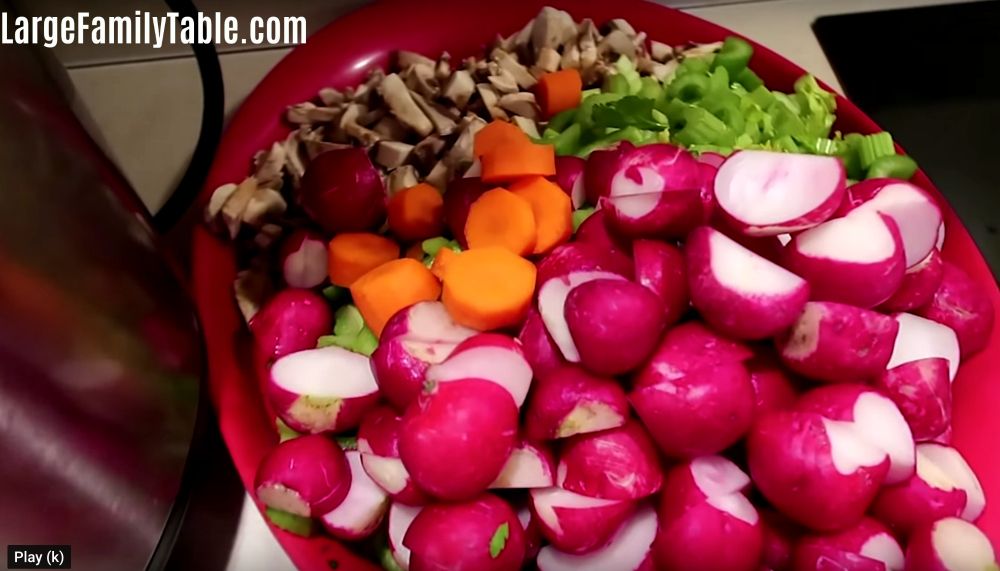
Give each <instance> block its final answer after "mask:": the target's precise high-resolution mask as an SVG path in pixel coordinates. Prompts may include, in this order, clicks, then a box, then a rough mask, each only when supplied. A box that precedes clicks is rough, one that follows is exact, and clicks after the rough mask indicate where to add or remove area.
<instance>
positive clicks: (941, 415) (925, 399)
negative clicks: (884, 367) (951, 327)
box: [872, 357, 951, 442]
mask: <svg viewBox="0 0 1000 571" xmlns="http://www.w3.org/2000/svg"><path fill="white" fill-rule="evenodd" d="M872 386H873V387H874V388H876V389H878V390H880V391H882V392H883V393H884V394H885V395H887V396H888V397H889V398H890V399H892V402H894V403H896V406H897V407H899V411H900V412H901V413H902V414H903V418H905V419H906V422H907V424H909V425H910V431H911V432H913V438H914V440H916V441H918V442H920V441H924V440H932V439H934V438H936V437H938V436H940V435H941V434H942V433H943V432H944V431H945V430H946V429H947V428H948V427H949V426H951V383H950V382H948V361H947V360H945V359H942V358H941V357H932V358H930V359H921V360H919V361H910V362H909V363H904V364H902V365H899V366H896V367H893V368H892V369H889V370H888V371H885V372H884V373H882V374H881V375H880V376H879V377H877V378H876V379H875V380H874V381H872Z"/></svg>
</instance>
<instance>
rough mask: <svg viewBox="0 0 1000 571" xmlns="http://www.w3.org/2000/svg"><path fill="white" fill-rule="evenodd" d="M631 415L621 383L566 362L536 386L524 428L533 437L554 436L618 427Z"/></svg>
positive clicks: (544, 437)
mask: <svg viewBox="0 0 1000 571" xmlns="http://www.w3.org/2000/svg"><path fill="white" fill-rule="evenodd" d="M628 417H629V409H628V399H627V398H626V397H625V391H624V390H623V389H622V387H621V385H620V384H618V383H617V382H616V381H614V380H613V379H607V378H603V377H597V376H594V375H592V374H591V373H588V372H587V371H585V370H583V369H582V368H580V367H577V366H573V365H564V366H562V367H560V368H559V369H557V370H556V371H555V372H553V373H552V374H551V375H549V377H548V378H547V379H546V380H545V381H544V382H542V383H539V384H538V385H537V386H536V387H535V389H534V391H533V392H532V395H531V400H529V401H528V412H527V415H525V420H524V429H525V432H526V433H527V436H528V437H529V438H531V439H534V440H551V439H555V438H568V437H570V436H573V435H575V434H585V433H588V432H599V431H601V430H608V429H611V428H616V427H619V426H622V425H623V424H625V420H626V419H627V418H628Z"/></svg>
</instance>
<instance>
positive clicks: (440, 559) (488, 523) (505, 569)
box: [403, 494, 525, 571]
mask: <svg viewBox="0 0 1000 571" xmlns="http://www.w3.org/2000/svg"><path fill="white" fill-rule="evenodd" d="M498 534H499V535H501V536H503V535H506V541H502V542H498V541H495V540H494V538H495V537H497V536H498ZM403 545H405V546H406V547H408V548H409V549H410V571H438V570H443V569H448V570H451V571H512V570H514V569H520V568H521V562H522V561H523V560H524V548H525V545H524V529H523V528H522V527H521V521H520V520H519V519H518V518H517V513H515V512H514V510H513V508H511V507H510V505H509V504H507V502H505V501H503V500H501V499H500V498H498V497H496V496H494V495H492V494H482V495H480V496H478V497H475V498H473V499H471V500H468V501H466V502H462V503H451V504H434V505H430V506H427V507H426V508H424V509H423V510H421V511H420V513H419V514H417V517H416V518H415V519H414V520H413V523H412V524H410V528H409V529H408V530H407V532H406V536H405V537H404V538H403ZM497 546H499V549H498V550H495V549H494V548H495V547H497Z"/></svg>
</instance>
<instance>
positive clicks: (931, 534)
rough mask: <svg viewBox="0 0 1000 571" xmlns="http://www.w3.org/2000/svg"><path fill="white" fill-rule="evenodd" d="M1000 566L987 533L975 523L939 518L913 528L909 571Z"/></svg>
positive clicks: (958, 570)
mask: <svg viewBox="0 0 1000 571" xmlns="http://www.w3.org/2000/svg"><path fill="white" fill-rule="evenodd" d="M996 568H997V560H996V554H995V552H994V551H993V546H992V545H991V544H990V540H989V538H988V537H986V535H985V534H984V533H983V532H982V531H980V530H979V528H977V527H976V526H974V525H972V524H971V523H969V522H967V521H964V520H961V519H958V518H954V517H949V518H944V519H939V520H938V521H936V522H934V523H933V524H930V525H926V526H922V527H921V528H920V529H918V530H916V531H914V532H913V535H912V536H911V537H910V542H909V545H907V547H906V569H907V571H973V570H975V571H982V570H987V571H988V570H991V569H996Z"/></svg>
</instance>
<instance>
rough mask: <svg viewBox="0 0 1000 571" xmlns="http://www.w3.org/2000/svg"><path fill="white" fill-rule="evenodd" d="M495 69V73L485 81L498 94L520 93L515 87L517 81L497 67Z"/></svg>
mask: <svg viewBox="0 0 1000 571" xmlns="http://www.w3.org/2000/svg"><path fill="white" fill-rule="evenodd" d="M497 68H498V69H497V70H496V73H495V74H494V75H491V76H489V77H488V78H487V79H488V80H489V82H490V83H491V84H493V87H495V88H496V90H497V91H498V92H499V93H517V92H518V91H521V88H520V87H518V85H517V80H515V79H514V76H513V75H512V74H511V73H510V72H509V71H507V70H506V69H501V68H500V67H499V65H498V66H497Z"/></svg>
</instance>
